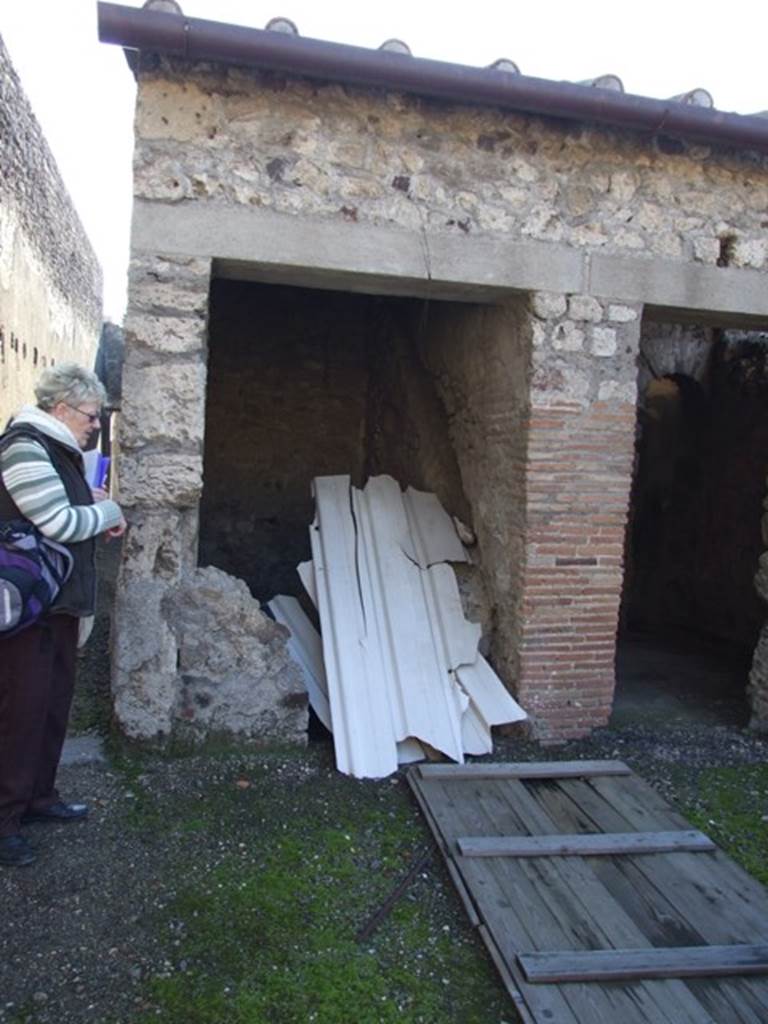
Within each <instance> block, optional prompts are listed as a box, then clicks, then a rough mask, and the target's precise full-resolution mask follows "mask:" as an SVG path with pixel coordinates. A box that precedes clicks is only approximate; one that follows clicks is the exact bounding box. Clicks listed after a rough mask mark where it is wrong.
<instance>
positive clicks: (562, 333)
mask: <svg viewBox="0 0 768 1024" xmlns="http://www.w3.org/2000/svg"><path fill="white" fill-rule="evenodd" d="M552 348H554V349H558V350H561V351H563V352H580V351H581V350H582V349H583V348H584V331H582V330H581V329H580V328H578V327H577V326H576V324H575V323H574V322H573V321H572V320H565V321H564V322H563V323H561V324H558V325H557V327H556V328H555V329H554V331H553V332H552Z"/></svg>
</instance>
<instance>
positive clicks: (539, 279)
mask: <svg viewBox="0 0 768 1024" xmlns="http://www.w3.org/2000/svg"><path fill="white" fill-rule="evenodd" d="M132 246H133V249H134V251H139V252H145V253H163V254H166V255H183V256H203V257H207V258H212V259H213V260H214V273H215V274H217V275H218V276H221V277H230V278H236V279H243V280H254V281H264V282H273V283H280V284H294V285H300V286H303V287H315V288H329V289H338V290H345V291H357V292H368V293H371V294H382V295H413V296H422V297H424V298H435V299H449V300H452V301H466V302H495V301H499V300H501V299H503V298H504V296H505V295H509V294H510V293H513V292H516V291H518V292H519V291H552V292H561V293H577V294H579V293H586V294H591V295H594V296H596V297H597V298H604V299H614V300H615V301H617V302H632V303H643V304H644V305H646V306H647V307H658V308H660V309H663V310H664V312H665V315H666V314H667V312H668V315H669V318H670V319H674V318H675V316H676V313H677V312H678V311H679V314H680V315H681V316H686V317H687V318H688V319H693V320H696V319H697V318H699V319H700V321H701V322H711V323H717V322H722V323H723V324H743V325H744V326H754V325H757V324H762V323H764V322H765V321H767V320H768V275H766V274H764V273H762V272H760V271H757V270H740V269H735V268H730V267H722V268H720V267H709V266H703V265H701V264H696V263H684V262H676V261H673V260H661V259H639V258H636V257H634V258H633V257H628V256H617V255H610V254H607V253H590V252H585V251H583V250H580V249H576V248H572V247H570V246H566V245H561V244H558V243H553V242H536V241H524V242H521V241H517V240H515V239H512V238H510V237H509V236H507V235H502V234H495V235H484V236H478V235H461V236H458V235H449V234H443V233H439V234H435V233H430V232H428V231H419V230H409V229H406V228H398V227H392V226H390V225H384V224H382V225H379V224H357V223H348V222H335V221H330V220H323V219H321V218H312V217H304V216H300V215H297V214H285V213H275V212H274V211H272V210H263V209H256V208H253V209H248V208H243V207H232V206H230V205H227V204H223V203H215V202H202V201H188V202H183V203H174V204H170V203H159V202H153V201H150V200H142V199H138V200H136V202H135V204H134V213H133V233H132Z"/></svg>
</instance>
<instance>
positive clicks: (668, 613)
mask: <svg viewBox="0 0 768 1024" xmlns="http://www.w3.org/2000/svg"><path fill="white" fill-rule="evenodd" d="M666 327H667V328H668V329H667V330H666V331H665V330H664V328H663V327H662V326H661V325H655V326H653V327H651V328H649V329H646V330H645V331H644V337H643V342H642V344H641V362H642V364H643V370H642V371H641V376H640V387H639V392H640V393H639V407H638V425H637V442H636V460H635V474H634V481H633V488H632V499H631V506H630V514H629V522H628V528H627V543H626V564H625V580H624V592H623V602H622V611H621V628H620V638H619V645H618V650H617V684H618V685H617V699H616V705H615V711H614V721H615V722H618V721H622V720H625V719H627V718H630V717H633V716H636V715H638V714H639V715H642V716H643V717H645V718H647V719H650V720H652V721H653V720H658V721H665V722H669V721H674V720H675V719H678V718H679V719H690V718H694V719H696V720H700V721H703V722H704V721H706V722H710V723H713V724H714V723H721V724H735V725H746V723H747V721H748V719H749V706H748V702H747V697H746V686H747V681H748V677H749V669H750V664H751V661H752V654H753V651H754V648H755V645H756V643H757V639H758V635H759V632H760V628H761V626H762V624H763V622H764V621H765V608H764V606H763V604H762V602H761V601H760V599H759V597H758V596H757V593H756V591H755V587H754V582H753V581H754V576H755V572H756V570H757V564H758V559H759V557H760V554H761V552H762V550H763V542H762V537H761V529H760V521H761V515H762V511H763V499H764V496H765V482H766V472H768V372H767V364H766V356H767V354H768V346H766V344H765V340H764V339H763V338H762V337H761V336H755V335H744V334H736V333H733V332H727V333H723V332H714V331H709V332H702V331H698V332H693V331H692V330H691V329H683V328H680V327H676V328H672V327H671V325H666ZM686 330H687V331H688V332H689V333H686ZM673 332H674V333H673ZM665 345H666V346H667V347H666V349H665V348H664V346H665ZM672 348H674V352H672V350H671V349H672ZM694 352H695V356H694V355H693V353H694Z"/></svg>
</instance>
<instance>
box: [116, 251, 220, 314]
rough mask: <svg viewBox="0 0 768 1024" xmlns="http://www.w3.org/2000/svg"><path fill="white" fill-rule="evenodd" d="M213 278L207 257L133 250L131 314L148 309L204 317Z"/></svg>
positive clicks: (130, 270) (158, 312)
mask: <svg viewBox="0 0 768 1024" xmlns="http://www.w3.org/2000/svg"><path fill="white" fill-rule="evenodd" d="M210 280H211V260H210V259H208V258H206V257H199V256H180V255H176V256H173V255H155V254H148V253H134V255H133V256H132V258H131V262H130V265H129V268H128V309H129V316H134V315H136V314H137V313H138V312H139V311H145V312H149V313H151V314H161V313H170V314H185V313H186V314H190V315H197V316H200V317H204V316H205V315H206V313H207V310H208V292H209V289H210Z"/></svg>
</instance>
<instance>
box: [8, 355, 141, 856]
mask: <svg viewBox="0 0 768 1024" xmlns="http://www.w3.org/2000/svg"><path fill="white" fill-rule="evenodd" d="M35 395H36V397H37V406H24V407H23V408H22V409H21V411H20V412H19V414H18V415H17V416H16V417H15V418H14V419H13V421H12V423H11V425H10V426H9V427H8V429H7V430H6V432H5V433H4V434H3V435H2V437H0V520H5V521H7V520H9V519H19V518H20V517H22V518H25V519H28V520H30V521H31V522H32V523H34V525H35V526H36V527H37V528H38V530H39V531H40V532H41V533H42V534H43V536H44V537H47V538H49V539H50V540H54V541H58V542H59V543H61V544H64V545H66V547H67V548H68V549H69V551H70V553H71V554H72V556H73V558H74V568H73V570H72V573H71V575H70V577H69V579H68V580H67V582H66V583H65V584H64V586H63V587H62V589H61V591H60V592H59V594H58V596H57V598H56V600H55V601H54V603H53V605H52V606H51V608H50V610H49V612H48V613H47V614H46V615H45V616H44V617H43V618H41V619H39V620H38V621H37V622H36V623H34V624H33V625H30V626H27V627H26V628H25V629H23V630H21V631H20V632H18V633H16V634H15V635H13V636H11V637H6V638H4V639H1V640H0V661H2V666H3V670H2V677H1V678H0V864H5V865H9V866H21V865H25V864H30V863H32V861H33V860H34V859H35V851H34V849H33V847H32V846H30V844H29V843H28V842H27V840H26V838H25V837H24V836H23V835H22V834H21V831H20V829H21V826H22V825H26V824H28V823H31V822H53V823H55V822H69V821H77V820H80V819H83V818H85V817H86V815H87V814H88V808H87V806H86V805H85V804H75V803H65V802H64V801H63V800H61V798H60V797H59V794H58V792H57V790H56V788H55V780H56V771H57V768H58V765H59V758H60V756H61V749H62V746H63V743H64V736H65V734H66V730H67V719H68V717H69V708H70V704H71V702H72V691H73V688H74V681H75V656H76V650H77V646H78V637H79V635H80V633H81V631H82V632H85V630H84V629H83V627H84V625H85V623H86V622H87V620H89V618H90V616H92V615H93V611H94V601H95V591H96V572H95V565H94V554H95V540H94V539H95V537H96V536H97V535H98V534H102V533H103V534H106V535H107V536H108V537H109V536H111V537H119V536H120V535H121V534H122V533H123V532H124V531H125V520H124V519H123V516H122V513H121V511H120V507H119V506H118V505H117V504H116V503H115V502H114V501H110V500H109V499H108V498H107V496H106V494H105V493H104V491H102V490H98V489H97V490H91V488H90V487H89V485H88V483H87V482H86V480H85V477H84V475H83V458H82V454H81V449H83V448H85V446H86V445H87V443H88V439H89V437H90V436H91V434H92V433H93V432H94V431H95V430H97V429H98V424H99V414H100V412H101V406H102V403H103V401H104V398H105V393H104V388H103V386H102V384H101V382H100V381H99V379H98V378H97V377H96V375H95V374H93V373H91V372H90V370H85V369H83V368H82V367H80V366H76V365H75V364H73V363H67V364H61V365H59V366H55V367H51V368H50V369H48V370H46V371H45V372H44V373H43V375H42V377H41V378H40V381H39V383H38V385H37V387H36V389H35Z"/></svg>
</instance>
